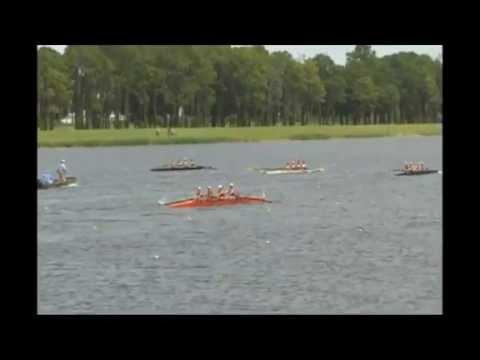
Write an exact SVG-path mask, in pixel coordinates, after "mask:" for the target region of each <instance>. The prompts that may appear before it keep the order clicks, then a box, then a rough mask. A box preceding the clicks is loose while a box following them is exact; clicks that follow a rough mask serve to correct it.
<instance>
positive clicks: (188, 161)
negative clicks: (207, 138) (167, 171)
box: [170, 158, 195, 168]
mask: <svg viewBox="0 0 480 360" xmlns="http://www.w3.org/2000/svg"><path fill="white" fill-rule="evenodd" d="M170 166H171V167H175V168H178V167H188V168H190V167H195V163H194V162H193V160H192V159H187V158H183V160H177V161H172V162H171V163H170Z"/></svg>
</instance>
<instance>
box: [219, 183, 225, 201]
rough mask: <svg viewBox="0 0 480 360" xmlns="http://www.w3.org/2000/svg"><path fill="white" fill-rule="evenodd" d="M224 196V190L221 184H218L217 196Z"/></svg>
mask: <svg viewBox="0 0 480 360" xmlns="http://www.w3.org/2000/svg"><path fill="white" fill-rule="evenodd" d="M224 196H225V192H224V191H223V185H218V190H217V197H218V198H222V197H224Z"/></svg>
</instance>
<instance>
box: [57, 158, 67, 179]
mask: <svg viewBox="0 0 480 360" xmlns="http://www.w3.org/2000/svg"><path fill="white" fill-rule="evenodd" d="M57 174H58V180H59V181H60V182H65V181H66V177H65V175H66V174H67V167H66V165H65V160H62V161H60V164H59V165H58V168H57Z"/></svg>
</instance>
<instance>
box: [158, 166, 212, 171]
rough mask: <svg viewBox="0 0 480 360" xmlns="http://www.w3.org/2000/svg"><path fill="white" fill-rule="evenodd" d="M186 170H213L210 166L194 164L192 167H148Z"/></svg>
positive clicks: (165, 169)
mask: <svg viewBox="0 0 480 360" xmlns="http://www.w3.org/2000/svg"><path fill="white" fill-rule="evenodd" d="M186 170H215V168H214V167H212V166H194V167H183V168H182V167H178V168H172V167H158V168H153V169H150V171H186Z"/></svg>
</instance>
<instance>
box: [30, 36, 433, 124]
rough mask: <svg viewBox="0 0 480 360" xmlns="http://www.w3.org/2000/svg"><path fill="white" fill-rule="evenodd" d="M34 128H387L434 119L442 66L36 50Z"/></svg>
mask: <svg viewBox="0 0 480 360" xmlns="http://www.w3.org/2000/svg"><path fill="white" fill-rule="evenodd" d="M37 86H38V89H37V90H38V108H37V110H38V114H37V115H38V126H39V127H40V129H43V130H47V129H53V128H54V127H55V126H56V125H58V124H59V122H60V119H61V118H63V117H64V116H65V115H66V114H69V113H73V114H74V121H73V122H74V126H75V128H76V129H101V128H110V127H116V128H122V127H129V126H134V127H209V126H211V127H217V126H218V127H223V126H235V127H243V126H275V125H280V124H282V125H286V126H288V125H295V124H301V125H306V124H319V125H325V124H342V125H346V124H390V123H416V122H436V121H440V120H441V107H442V62H441V60H440V59H439V58H438V59H432V58H431V57H430V56H428V55H418V54H416V53H413V52H401V53H397V54H393V55H389V56H384V57H378V56H377V55H376V53H375V51H374V50H373V49H372V47H371V45H357V46H356V47H355V48H354V50H353V51H352V52H350V53H348V54H347V61H346V64H345V65H338V64H335V62H334V61H333V60H332V59H331V58H330V57H329V56H327V55H324V54H319V55H317V56H315V57H313V58H310V59H307V60H296V59H294V58H293V57H292V56H291V55H290V54H289V53H288V52H273V53H269V52H268V51H267V50H266V49H265V48H264V47H263V46H251V47H231V46H206V45H204V46H203V45H202V46H199V45H181V46H180V45H177V46H164V45H149V46H145V45H141V46H140V45H102V46H95V45H72V46H67V48H66V49H65V52H64V54H60V53H58V52H57V51H55V50H53V49H51V48H47V47H42V48H40V49H39V50H38V81H37Z"/></svg>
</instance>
